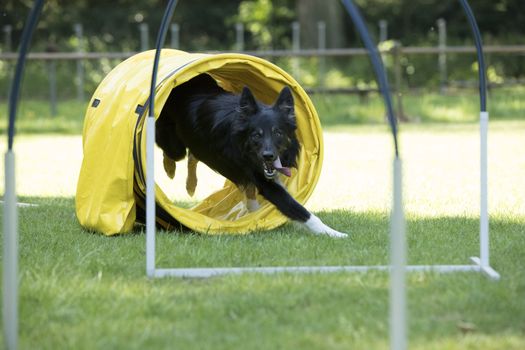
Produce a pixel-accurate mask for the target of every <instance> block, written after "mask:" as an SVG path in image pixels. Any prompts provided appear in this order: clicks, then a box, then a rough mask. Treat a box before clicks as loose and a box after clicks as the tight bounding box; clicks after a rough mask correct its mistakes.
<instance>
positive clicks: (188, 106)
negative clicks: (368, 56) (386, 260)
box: [156, 74, 346, 237]
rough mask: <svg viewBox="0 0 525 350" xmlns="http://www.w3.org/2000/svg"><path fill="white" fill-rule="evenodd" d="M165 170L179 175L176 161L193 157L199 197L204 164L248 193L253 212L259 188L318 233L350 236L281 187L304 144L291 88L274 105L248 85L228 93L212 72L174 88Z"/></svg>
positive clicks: (162, 136)
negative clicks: (200, 167)
mask: <svg viewBox="0 0 525 350" xmlns="http://www.w3.org/2000/svg"><path fill="white" fill-rule="evenodd" d="M156 124H157V126H156V140H157V145H158V146H159V147H160V148H161V149H162V150H163V152H164V169H165V170H166V172H167V174H168V176H170V177H171V178H173V176H174V175H175V162H176V161H179V160H182V159H183V158H185V157H186V154H187V153H188V181H187V183H186V188H187V190H188V193H190V194H193V193H194V191H195V186H196V184H197V177H196V166H197V162H198V161H201V162H204V163H205V164H206V165H208V166H209V167H210V168H211V169H213V170H215V171H217V172H218V173H220V174H221V175H223V176H224V177H226V178H228V179H229V180H230V181H232V182H233V183H235V184H236V185H237V186H238V187H239V188H240V189H241V190H243V191H244V193H245V194H246V197H247V207H248V210H250V211H254V210H257V209H258V207H259V205H258V203H257V200H256V190H257V191H259V193H260V194H261V195H262V196H263V197H264V198H266V199H267V200H268V201H270V202H271V203H272V204H274V205H275V206H276V207H277V208H278V209H279V210H280V211H281V212H282V213H283V214H284V215H286V216H287V217H289V218H290V219H292V220H295V221H296V222H299V223H301V224H302V225H304V226H305V227H306V228H307V229H308V230H310V231H311V232H313V233H316V234H327V235H329V236H332V237H346V234H344V233H341V232H338V231H336V230H334V229H332V228H330V227H328V226H327V225H325V224H324V223H323V222H322V221H321V220H320V219H319V218H318V217H317V216H315V215H314V214H312V213H310V212H309V211H308V210H306V209H305V208H304V207H303V206H302V205H301V204H299V203H298V202H297V201H296V200H295V199H294V198H293V197H292V196H291V195H290V194H289V193H288V192H287V191H286V189H285V188H284V187H283V186H282V185H281V184H280V182H279V180H278V173H281V174H284V175H285V176H290V174H291V173H290V167H296V158H297V155H298V153H299V149H300V145H299V142H298V140H297V137H296V135H295V131H296V129H297V126H296V120H295V115H294V100H293V96H292V93H291V91H290V89H289V88H288V87H284V88H283V89H282V91H281V92H280V94H279V96H278V97H277V100H276V102H275V104H274V105H273V106H267V105H265V104H263V103H260V102H258V101H257V100H256V99H255V98H254V96H253V94H252V93H251V91H250V90H249V89H248V88H247V87H245V88H244V89H243V91H242V93H241V95H240V96H239V95H235V94H232V93H230V92H227V91H225V90H223V89H222V88H221V87H219V86H218V85H217V83H216V82H215V80H214V79H213V78H212V77H210V76H209V75H207V74H201V75H198V76H197V77H195V78H193V79H191V80H190V81H188V82H186V83H184V84H181V85H179V86H177V87H176V88H174V89H173V90H172V92H171V94H170V96H169V98H168V100H167V102H166V104H165V105H164V107H163V109H162V112H161V114H160V116H159V118H158V120H157V122H156Z"/></svg>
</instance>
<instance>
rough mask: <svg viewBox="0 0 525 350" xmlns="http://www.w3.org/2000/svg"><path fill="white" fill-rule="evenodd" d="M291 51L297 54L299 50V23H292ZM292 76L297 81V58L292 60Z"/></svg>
mask: <svg viewBox="0 0 525 350" xmlns="http://www.w3.org/2000/svg"><path fill="white" fill-rule="evenodd" d="M292 50H293V52H294V53H298V52H299V51H300V50H301V25H300V24H299V22H293V23H292ZM292 74H293V77H294V78H295V79H296V80H297V81H299V75H300V74H301V73H300V72H299V57H297V56H295V57H293V58H292Z"/></svg>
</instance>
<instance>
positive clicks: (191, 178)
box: [186, 152, 199, 197]
mask: <svg viewBox="0 0 525 350" xmlns="http://www.w3.org/2000/svg"><path fill="white" fill-rule="evenodd" d="M198 162H199V160H198V159H197V158H195V156H194V155H193V154H192V153H191V152H190V153H188V177H187V178H186V192H188V194H189V195H190V196H191V197H193V195H194V194H195V189H196V188H197V163H198Z"/></svg>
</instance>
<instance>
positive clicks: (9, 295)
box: [3, 150, 18, 350]
mask: <svg viewBox="0 0 525 350" xmlns="http://www.w3.org/2000/svg"><path fill="white" fill-rule="evenodd" d="M17 229H18V216H17V207H16V189H15V154H14V153H13V151H11V150H9V151H7V153H6V154H5V197H4V262H3V264H4V274H3V288H4V298H3V311H4V312H3V322H4V334H5V343H6V346H7V349H8V350H14V349H16V348H17V346H18V230H17Z"/></svg>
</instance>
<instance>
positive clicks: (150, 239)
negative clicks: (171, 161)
mask: <svg viewBox="0 0 525 350" xmlns="http://www.w3.org/2000/svg"><path fill="white" fill-rule="evenodd" d="M154 144H155V118H154V117H153V116H149V117H148V119H147V129H146V274H147V275H148V277H153V276H154V275H155V167H154Z"/></svg>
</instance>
